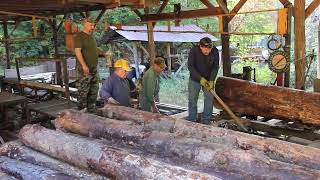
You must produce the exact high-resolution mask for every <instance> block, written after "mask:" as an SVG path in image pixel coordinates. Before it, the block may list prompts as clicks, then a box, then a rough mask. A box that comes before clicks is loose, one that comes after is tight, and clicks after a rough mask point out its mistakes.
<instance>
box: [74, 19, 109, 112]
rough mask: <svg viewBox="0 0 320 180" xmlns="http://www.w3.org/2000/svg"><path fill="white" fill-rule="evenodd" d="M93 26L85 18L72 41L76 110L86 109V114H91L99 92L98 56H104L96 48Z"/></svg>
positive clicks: (91, 22)
mask: <svg viewBox="0 0 320 180" xmlns="http://www.w3.org/2000/svg"><path fill="white" fill-rule="evenodd" d="M94 25H95V22H94V20H92V19H91V18H86V19H85V20H84V21H83V30H82V31H81V32H79V33H78V34H76V36H75V39H74V42H75V54H76V57H77V63H76V71H77V75H76V77H77V81H76V86H77V88H78V103H79V104H78V109H84V108H86V109H87V111H88V112H93V111H94V109H95V105H96V100H97V96H98V90H99V74H98V71H97V64H98V55H99V54H101V55H104V53H103V52H102V51H101V50H99V49H98V48H97V43H96V40H95V38H94V36H93V34H92V32H93V29H94Z"/></svg>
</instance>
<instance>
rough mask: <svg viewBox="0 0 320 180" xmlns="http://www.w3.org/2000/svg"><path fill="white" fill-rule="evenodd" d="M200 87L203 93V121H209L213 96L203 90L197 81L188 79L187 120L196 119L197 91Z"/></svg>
mask: <svg viewBox="0 0 320 180" xmlns="http://www.w3.org/2000/svg"><path fill="white" fill-rule="evenodd" d="M200 89H202V91H203V94H204V108H203V118H202V119H203V122H210V120H211V116H212V111H213V96H212V95H211V94H210V92H208V91H207V90H205V88H203V87H202V86H201V84H200V83H199V82H196V81H193V80H191V79H189V84H188V91H189V95H188V98H189V103H188V111H189V115H188V120H189V121H193V122H195V121H196V119H197V114H198V111H197V110H198V107H197V103H198V98H199V92H200Z"/></svg>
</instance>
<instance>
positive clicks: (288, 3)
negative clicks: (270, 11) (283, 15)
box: [279, 0, 292, 7]
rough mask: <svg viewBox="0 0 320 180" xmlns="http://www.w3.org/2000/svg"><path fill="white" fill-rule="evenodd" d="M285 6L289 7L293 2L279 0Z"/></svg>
mask: <svg viewBox="0 0 320 180" xmlns="http://www.w3.org/2000/svg"><path fill="white" fill-rule="evenodd" d="M279 1H280V2H281V4H282V5H283V6H284V7H288V6H289V5H290V4H292V3H291V2H290V1H289V0H279Z"/></svg>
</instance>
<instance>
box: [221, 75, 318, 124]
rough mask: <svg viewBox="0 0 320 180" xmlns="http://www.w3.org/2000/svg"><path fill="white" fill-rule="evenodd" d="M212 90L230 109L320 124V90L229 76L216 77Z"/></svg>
mask: <svg viewBox="0 0 320 180" xmlns="http://www.w3.org/2000/svg"><path fill="white" fill-rule="evenodd" d="M215 91H216V92H217V94H218V95H219V96H220V98H221V99H222V100H223V101H224V102H225V103H226V104H227V105H228V106H229V107H230V109H231V110H232V111H233V112H239V113H245V114H249V115H255V116H263V117H267V118H276V119H281V120H286V121H301V122H302V123H305V124H311V125H315V126H320V113H319V112H320V93H313V92H306V91H302V90H297V89H291V88H284V87H278V86H271V85H262V84H258V83H254V82H251V81H245V80H240V79H234V78H229V77H219V78H218V79H217V81H216V86H215ZM215 104H216V106H217V107H219V105H218V104H217V103H215Z"/></svg>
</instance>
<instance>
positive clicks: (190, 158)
mask: <svg viewBox="0 0 320 180" xmlns="http://www.w3.org/2000/svg"><path fill="white" fill-rule="evenodd" d="M56 127H57V128H60V129H61V128H63V129H64V130H68V131H71V132H74V133H77V134H81V135H86V136H90V137H95V138H101V137H104V138H107V139H110V138H111V139H112V138H113V139H114V140H124V141H126V142H127V143H132V142H133V143H136V144H137V145H138V146H140V147H142V148H143V150H144V151H147V152H149V153H154V154H157V155H158V156H167V157H168V156H169V157H170V158H173V159H175V161H177V159H180V161H183V160H184V161H185V163H195V164H197V165H199V166H203V167H204V168H203V169H212V170H213V173H219V172H222V171H226V172H230V173H232V174H238V176H241V177H244V178H250V179H255V178H258V179H263V178H279V179H287V178H289V179H292V178H305V177H308V178H311V179H313V177H320V171H318V170H313V169H308V168H304V167H300V166H297V165H293V164H289V163H283V162H279V161H275V160H272V159H270V158H269V157H267V156H266V155H264V154H263V153H259V152H256V151H253V150H246V151H245V150H242V149H234V148H233V147H232V146H225V145H221V144H215V143H207V142H201V141H200V140H197V139H193V138H185V137H183V136H180V137H177V136H174V135H173V134H170V133H164V132H159V131H150V130H147V131H144V129H143V126H139V125H135V124H132V123H131V124H130V123H128V122H122V121H116V120H112V119H107V118H103V117H99V116H96V115H92V114H87V113H83V112H80V111H75V110H66V111H64V112H62V113H61V114H60V115H59V117H58V118H57V119H56ZM228 178H230V177H228Z"/></svg>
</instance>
